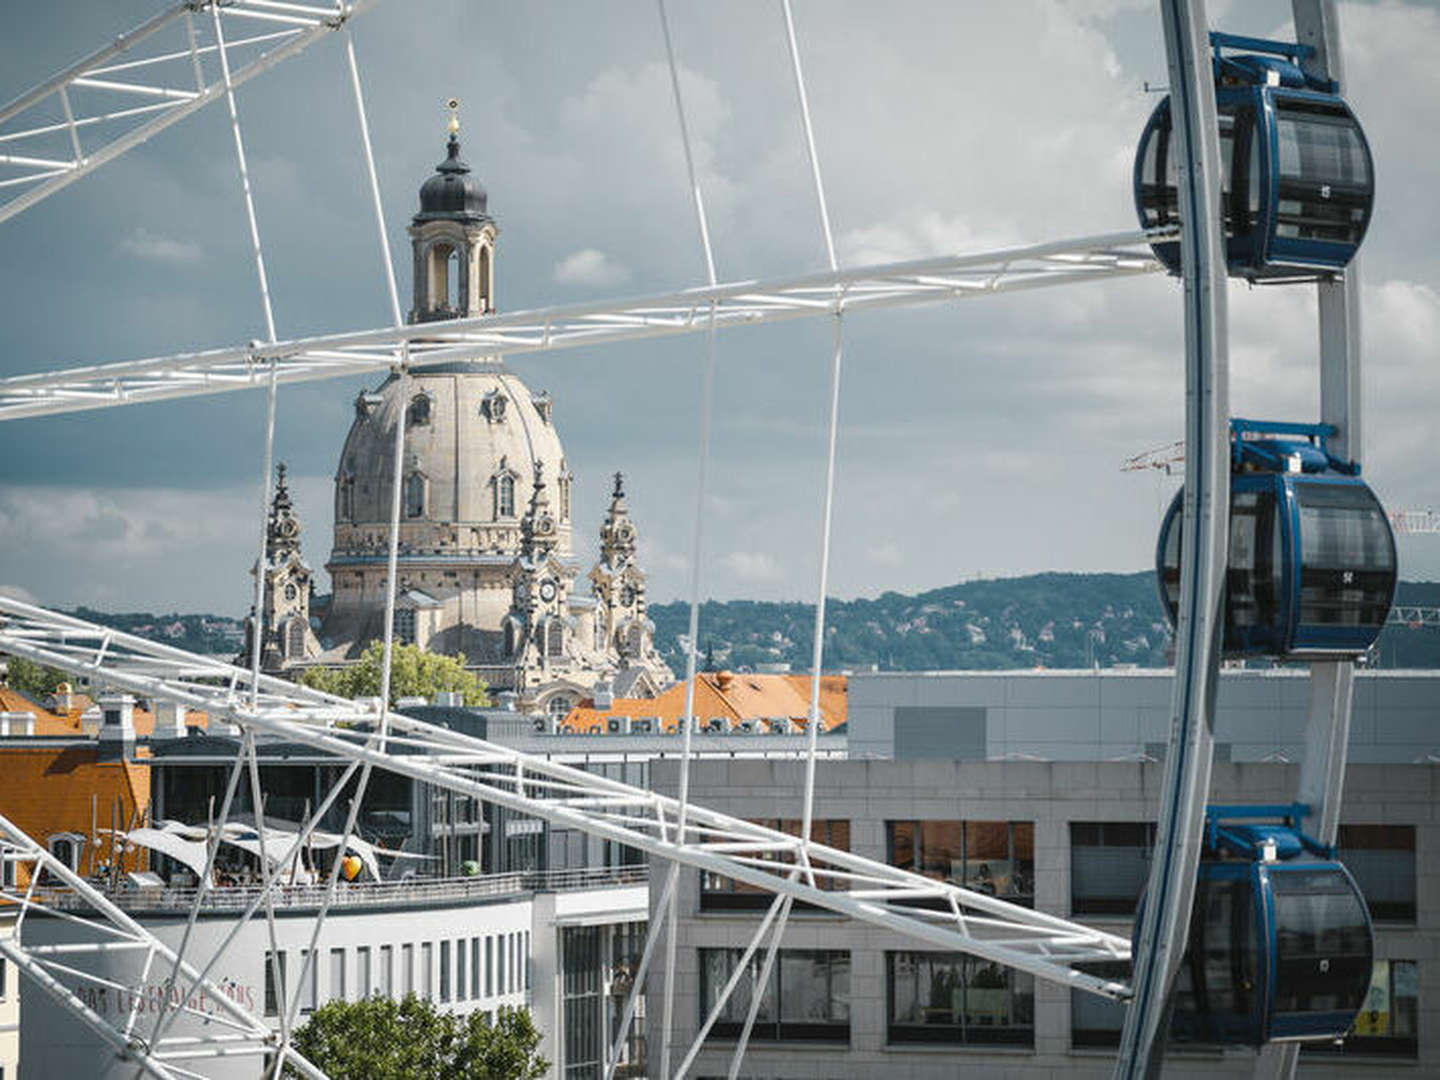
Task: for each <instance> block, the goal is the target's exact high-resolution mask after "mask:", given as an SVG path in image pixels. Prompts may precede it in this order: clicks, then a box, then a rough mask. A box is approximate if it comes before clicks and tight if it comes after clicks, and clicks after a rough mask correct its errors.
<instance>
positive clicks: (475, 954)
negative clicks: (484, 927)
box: [470, 937, 480, 998]
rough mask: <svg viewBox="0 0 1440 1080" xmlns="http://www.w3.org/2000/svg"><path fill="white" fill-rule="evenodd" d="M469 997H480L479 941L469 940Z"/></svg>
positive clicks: (475, 939)
mask: <svg viewBox="0 0 1440 1080" xmlns="http://www.w3.org/2000/svg"><path fill="white" fill-rule="evenodd" d="M470 996H471V997H472V998H478V997H479V996H480V939H479V938H478V937H476V938H471V939H470Z"/></svg>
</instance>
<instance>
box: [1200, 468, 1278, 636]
mask: <svg viewBox="0 0 1440 1080" xmlns="http://www.w3.org/2000/svg"><path fill="white" fill-rule="evenodd" d="M1283 569H1284V560H1283V558H1282V556H1281V550H1280V527H1279V524H1278V522H1277V521H1276V519H1275V493H1274V492H1273V491H1239V492H1236V493H1235V494H1234V495H1233V496H1232V497H1231V499H1230V563H1229V566H1228V567H1227V568H1226V574H1225V578H1226V602H1227V603H1228V604H1229V610H1228V613H1227V619H1228V621H1229V623H1230V625H1231V626H1235V627H1244V628H1251V627H1272V626H1276V625H1277V624H1278V623H1279V621H1280V595H1281V592H1282V589H1283V582H1282V579H1281V575H1282V573H1283ZM1177 587H1178V583H1177ZM1177 595H1178V593H1177Z"/></svg>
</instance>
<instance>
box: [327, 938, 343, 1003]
mask: <svg viewBox="0 0 1440 1080" xmlns="http://www.w3.org/2000/svg"><path fill="white" fill-rule="evenodd" d="M330 1000H331V1001H345V1000H346V995H345V950H344V949H331V950H330Z"/></svg>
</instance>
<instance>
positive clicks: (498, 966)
mask: <svg viewBox="0 0 1440 1080" xmlns="http://www.w3.org/2000/svg"><path fill="white" fill-rule="evenodd" d="M495 952H496V955H495V992H496V993H497V994H504V993H505V992H506V991H507V990H508V989H509V986H508V984H507V983H506V982H505V935H504V934H497V935H496V936H495Z"/></svg>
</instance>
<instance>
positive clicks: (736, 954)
mask: <svg viewBox="0 0 1440 1080" xmlns="http://www.w3.org/2000/svg"><path fill="white" fill-rule="evenodd" d="M743 955H744V950H743V949H701V950H700V1017H701V1019H702V1020H703V1019H704V1018H705V1017H707V1016H709V1015H710V1010H711V1009H712V1008H713V1006H714V1003H715V1002H716V1001H718V1000H719V996H720V992H721V991H722V990H724V988H725V984H726V982H728V981H729V979H730V975H731V973H732V972H733V971H734V970H735V965H736V964H738V963H739V962H740V958H741V956H743ZM764 962H765V954H764V951H763V950H757V952H756V953H755V954H754V955H753V956H752V957H751V958H750V964H749V971H748V972H747V973H746V975H745V976H743V977H742V978H741V979H740V981H739V982H738V983H737V984H736V986H735V990H734V992H732V993H731V995H730V997H729V998H728V999H727V1000H726V1002H725V1005H724V1007H723V1008H722V1009H721V1011H720V1015H719V1017H718V1018H717V1019H716V1021H715V1025H714V1026H713V1027H712V1028H711V1029H710V1035H711V1037H713V1038H719V1039H726V1038H735V1037H737V1036H738V1035H739V1034H740V1030H741V1028H742V1027H744V1024H745V1018H746V1016H747V1015H748V1014H749V1011H750V1002H751V995H752V994H753V993H754V988H755V983H756V981H757V980H758V979H759V975H760V969H761V967H763V966H764ZM751 1037H752V1038H754V1039H760V1040H797V1041H807V1040H808V1041H816V1042H849V1041H850V954H849V953H848V952H839V951H834V950H804V949H781V950H780V954H779V956H778V957H777V958H776V963H775V967H774V969H772V970H771V972H770V978H769V980H768V981H767V983H766V985H765V987H764V989H763V991H762V993H761V997H760V1007H759V1011H758V1013H757V1015H756V1019H755V1028H754V1030H753V1032H752V1033H751Z"/></svg>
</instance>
